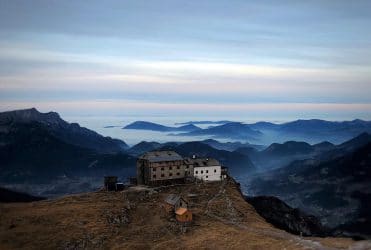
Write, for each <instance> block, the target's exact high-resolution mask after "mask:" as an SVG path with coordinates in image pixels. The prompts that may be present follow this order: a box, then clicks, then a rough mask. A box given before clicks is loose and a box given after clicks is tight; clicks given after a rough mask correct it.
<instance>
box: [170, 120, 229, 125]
mask: <svg viewBox="0 0 371 250" xmlns="http://www.w3.org/2000/svg"><path fill="white" fill-rule="evenodd" d="M230 122H232V121H228V120H222V121H189V122H177V123H175V125H190V124H194V125H197V124H199V125H204V124H219V125H220V124H226V123H230Z"/></svg>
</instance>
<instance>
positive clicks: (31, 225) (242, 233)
mask: <svg viewBox="0 0 371 250" xmlns="http://www.w3.org/2000/svg"><path fill="white" fill-rule="evenodd" d="M174 193H175V194H180V195H182V196H184V197H186V198H187V199H189V202H190V207H191V211H192V213H193V215H194V224H191V225H189V226H187V227H183V229H182V226H181V225H179V224H178V223H176V222H175V220H174V218H173V217H172V216H171V215H169V216H167V215H166V213H164V208H163V200H164V199H165V198H166V197H167V196H168V195H169V194H174ZM188 194H194V195H195V196H196V197H197V198H196V199H191V198H190V197H188ZM0 210H1V213H0V248H1V249H21V248H25V246H26V248H27V249H44V248H45V246H47V247H48V248H51V249H268V250H270V249H287V250H294V249H326V248H331V249H337V248H338V249H348V248H351V247H352V248H353V249H356V247H360V246H363V247H364V248H366V247H369V246H370V244H369V242H365V241H360V242H354V241H353V240H351V239H345V238H315V237H310V238H306V237H304V238H301V237H299V236H295V235H292V234H289V233H287V232H285V231H283V230H279V229H277V228H274V227H273V226H272V225H271V224H269V223H267V222H266V221H265V220H264V219H263V218H262V217H261V216H259V214H258V213H257V212H256V211H255V209H254V208H253V207H252V206H251V205H250V204H249V203H247V202H246V201H245V200H244V198H243V196H242V195H241V193H240V190H239V188H238V185H236V184H235V183H232V182H229V183H225V184H223V185H220V183H209V184H193V185H182V186H177V187H166V188H162V189H159V188H158V189H157V190H155V189H148V188H137V187H131V188H128V189H126V190H125V191H123V192H104V191H100V192H94V193H85V194H80V195H73V196H66V197H63V198H59V199H53V200H50V201H41V202H36V203H24V204H0Z"/></svg>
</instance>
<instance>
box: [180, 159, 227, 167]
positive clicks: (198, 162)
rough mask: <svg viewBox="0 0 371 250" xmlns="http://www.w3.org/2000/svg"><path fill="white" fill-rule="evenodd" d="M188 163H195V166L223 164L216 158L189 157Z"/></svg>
mask: <svg viewBox="0 0 371 250" xmlns="http://www.w3.org/2000/svg"><path fill="white" fill-rule="evenodd" d="M186 163H187V164H193V167H213V166H221V165H220V162H219V161H218V160H216V159H214V158H195V159H193V158H187V159H186Z"/></svg>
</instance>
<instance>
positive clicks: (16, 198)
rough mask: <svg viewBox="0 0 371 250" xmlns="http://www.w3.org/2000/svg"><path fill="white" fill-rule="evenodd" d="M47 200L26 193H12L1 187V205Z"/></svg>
mask: <svg viewBox="0 0 371 250" xmlns="http://www.w3.org/2000/svg"><path fill="white" fill-rule="evenodd" d="M44 199H45V198H42V197H36V196H33V195H29V194H26V193H21V192H17V191H12V190H9V189H6V188H2V187H0V203H1V202H32V201H41V200H44Z"/></svg>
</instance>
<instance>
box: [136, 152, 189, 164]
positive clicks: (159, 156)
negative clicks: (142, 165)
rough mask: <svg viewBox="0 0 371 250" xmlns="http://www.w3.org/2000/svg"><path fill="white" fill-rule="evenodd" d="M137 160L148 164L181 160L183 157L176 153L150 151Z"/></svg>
mask: <svg viewBox="0 0 371 250" xmlns="http://www.w3.org/2000/svg"><path fill="white" fill-rule="evenodd" d="M139 158H140V159H145V160H148V161H150V162H161V161H181V160H183V157H181V156H180V155H179V154H178V153H176V152H174V151H151V152H147V153H145V154H143V155H142V156H140V157H139Z"/></svg>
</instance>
